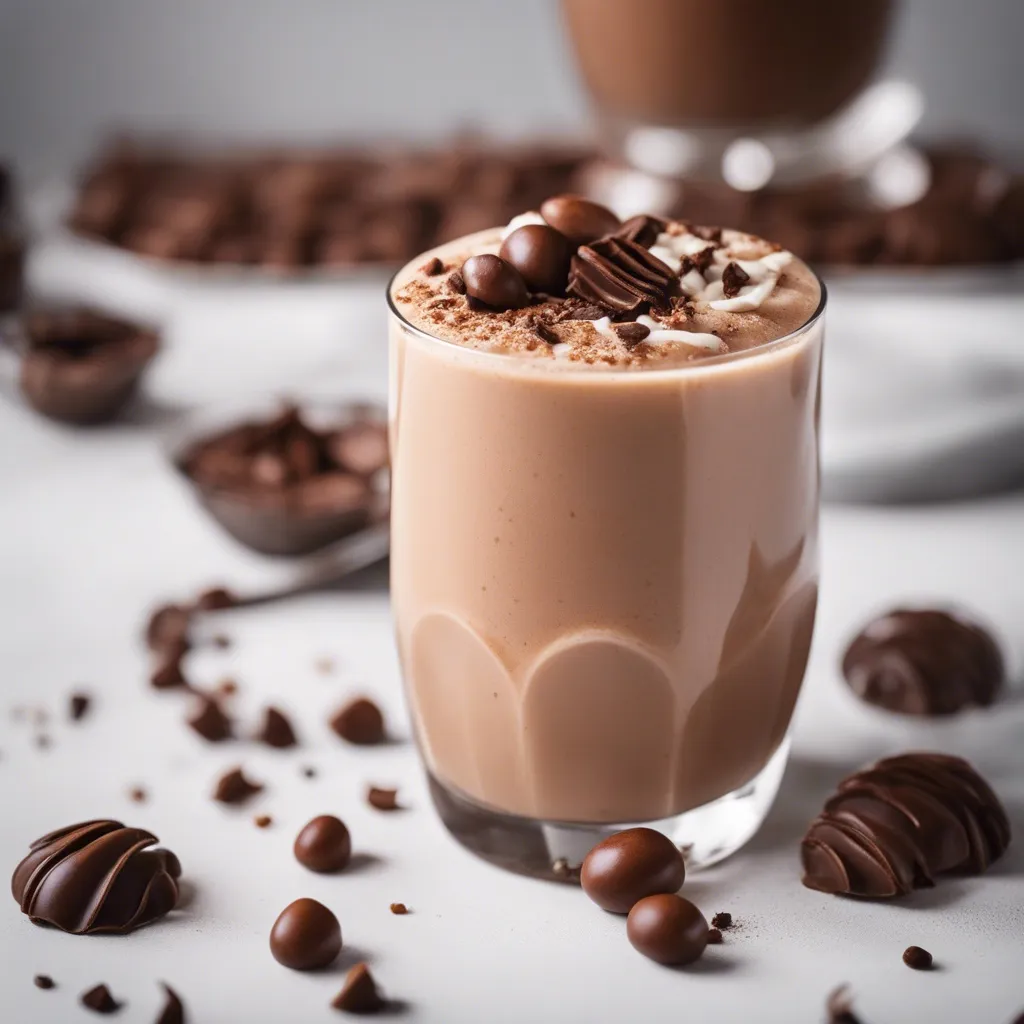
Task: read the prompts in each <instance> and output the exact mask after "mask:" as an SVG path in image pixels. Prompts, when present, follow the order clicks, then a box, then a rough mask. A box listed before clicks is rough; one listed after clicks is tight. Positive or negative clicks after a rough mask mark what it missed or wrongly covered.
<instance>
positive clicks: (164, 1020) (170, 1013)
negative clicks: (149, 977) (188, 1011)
mask: <svg viewBox="0 0 1024 1024" xmlns="http://www.w3.org/2000/svg"><path fill="white" fill-rule="evenodd" d="M160 984H161V985H162V986H163V990H164V1005H163V1008H162V1009H161V1010H160V1016H158V1017H157V1019H156V1024H185V1005H184V1003H182V1001H181V996H179V995H178V993H177V992H175V991H174V989H173V988H171V986H170V985H168V984H167V982H165V981H162V982H160Z"/></svg>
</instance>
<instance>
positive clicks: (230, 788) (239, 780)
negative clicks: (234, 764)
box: [213, 768, 263, 804]
mask: <svg viewBox="0 0 1024 1024" xmlns="http://www.w3.org/2000/svg"><path fill="white" fill-rule="evenodd" d="M262 789H263V785H262V784H261V783H259V782H250V781H249V779H247V778H246V777H245V775H243V774H242V769H241V768H232V769H231V770H230V771H228V772H225V774H224V775H222V776H221V777H220V779H219V780H218V781H217V785H216V787H215V788H214V791H213V799H214V800H216V801H217V802H218V803H222V804H240V803H243V802H244V801H246V800H248V799H249V797H251V796H255V795H256V794H257V793H259V792H261V791H262Z"/></svg>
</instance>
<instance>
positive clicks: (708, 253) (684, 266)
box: [679, 245, 715, 277]
mask: <svg viewBox="0 0 1024 1024" xmlns="http://www.w3.org/2000/svg"><path fill="white" fill-rule="evenodd" d="M714 258H715V247H714V246H713V245H709V246H708V247H707V248H706V249H701V251H700V252H698V253H694V254H693V255H692V256H684V257H683V259H682V262H681V263H680V264H679V273H680V276H683V277H685V276H686V275H687V274H688V273H689V272H690V271H691V270H696V271H697V273H698V274H700V275H702V276H703V275H704V274H706V273H707V272H708V267H710V266H711V264H712V262H713V261H714Z"/></svg>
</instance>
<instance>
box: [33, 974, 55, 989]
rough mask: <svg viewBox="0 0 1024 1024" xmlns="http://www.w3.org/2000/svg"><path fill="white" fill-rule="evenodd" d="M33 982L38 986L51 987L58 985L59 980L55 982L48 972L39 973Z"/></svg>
mask: <svg viewBox="0 0 1024 1024" xmlns="http://www.w3.org/2000/svg"><path fill="white" fill-rule="evenodd" d="M32 984H33V985H35V987H36V988H45V989H50V988H56V987H57V982H55V981H54V980H53V978H51V977H50V976H49V975H48V974H37V975H36V976H35V977H34V978H33V979H32Z"/></svg>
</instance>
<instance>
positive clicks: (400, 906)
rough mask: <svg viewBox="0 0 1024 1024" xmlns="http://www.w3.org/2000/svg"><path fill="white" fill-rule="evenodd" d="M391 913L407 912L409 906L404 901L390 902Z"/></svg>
mask: <svg viewBox="0 0 1024 1024" xmlns="http://www.w3.org/2000/svg"><path fill="white" fill-rule="evenodd" d="M391 913H392V914H408V913H409V908H408V907H407V906H406V905H405V904H404V903H392V904H391Z"/></svg>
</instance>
